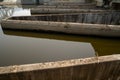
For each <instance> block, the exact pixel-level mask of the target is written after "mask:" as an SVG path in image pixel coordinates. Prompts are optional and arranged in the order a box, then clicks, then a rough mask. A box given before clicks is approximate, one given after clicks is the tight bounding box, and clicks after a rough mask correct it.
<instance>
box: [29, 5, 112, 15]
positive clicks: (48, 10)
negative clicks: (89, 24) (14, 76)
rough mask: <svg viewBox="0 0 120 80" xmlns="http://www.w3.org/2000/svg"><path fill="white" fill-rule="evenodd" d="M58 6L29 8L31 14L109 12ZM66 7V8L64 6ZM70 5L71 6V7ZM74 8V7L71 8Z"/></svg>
mask: <svg viewBox="0 0 120 80" xmlns="http://www.w3.org/2000/svg"><path fill="white" fill-rule="evenodd" d="M59 7H60V6H58V7H57V8H55V6H43V7H39V8H31V13H32V14H41V13H49V14H50V13H51V14H54V13H59V14H61V13H90V12H91V13H104V12H111V10H94V9H89V8H88V9H78V8H77V6H74V7H72V6H69V7H68V6H63V9H62V7H61V8H59ZM65 7H66V8H68V9H66V8H65ZM71 7H72V8H71ZM73 8H76V9H73Z"/></svg>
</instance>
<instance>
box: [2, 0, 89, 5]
mask: <svg viewBox="0 0 120 80" xmlns="http://www.w3.org/2000/svg"><path fill="white" fill-rule="evenodd" d="M89 1H90V0H89ZM89 1H88V0H3V1H1V2H2V3H3V4H28V5H29V4H47V5H55V4H71V3H72V4H73V3H75V4H79V3H85V2H89Z"/></svg>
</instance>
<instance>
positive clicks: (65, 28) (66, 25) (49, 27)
mask: <svg viewBox="0 0 120 80" xmlns="http://www.w3.org/2000/svg"><path fill="white" fill-rule="evenodd" d="M1 25H2V27H3V28H9V29H24V30H44V31H56V32H64V33H72V34H84V35H97V36H109V37H120V25H104V24H85V23H72V22H52V21H34V20H33V21H30V20H28V21H26V20H3V21H2V23H1Z"/></svg>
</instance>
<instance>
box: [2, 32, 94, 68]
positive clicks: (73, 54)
mask: <svg viewBox="0 0 120 80" xmlns="http://www.w3.org/2000/svg"><path fill="white" fill-rule="evenodd" d="M1 31H2V30H1ZM0 36H3V35H0ZM92 56H95V52H94V49H93V47H92V46H91V44H90V43H82V42H72V41H62V40H53V39H41V38H30V37H18V36H10V35H4V36H3V37H2V38H1V39H0V66H7V65H14V64H25V63H26V64H27V63H37V62H38V63H39V62H48V61H58V60H66V59H76V58H84V57H92Z"/></svg>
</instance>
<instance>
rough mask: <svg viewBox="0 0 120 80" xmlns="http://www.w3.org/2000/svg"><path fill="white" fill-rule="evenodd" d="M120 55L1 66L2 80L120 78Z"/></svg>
mask: <svg viewBox="0 0 120 80" xmlns="http://www.w3.org/2000/svg"><path fill="white" fill-rule="evenodd" d="M119 65H120V55H109V56H100V57H91V58H84V59H73V60H65V61H57V62H47V63H36V64H26V65H14V66H8V67H0V80H28V79H32V80H56V79H57V80H75V79H77V80H78V79H79V80H81V79H82V80H119V79H120V73H119V72H120V66H119Z"/></svg>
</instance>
